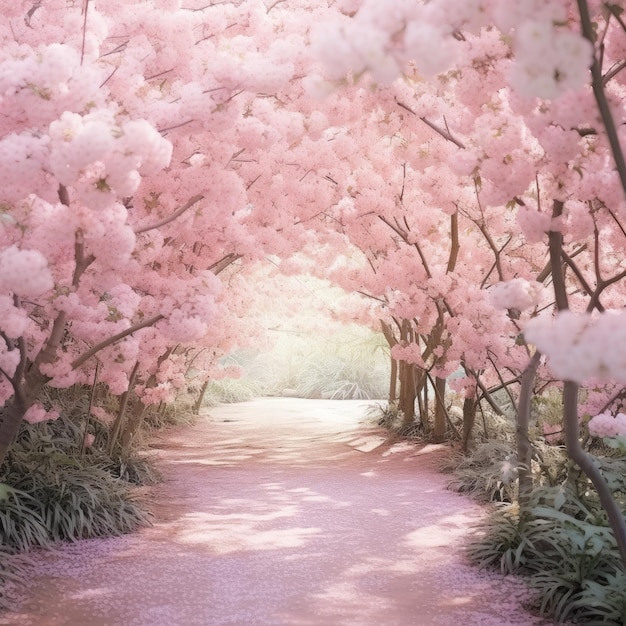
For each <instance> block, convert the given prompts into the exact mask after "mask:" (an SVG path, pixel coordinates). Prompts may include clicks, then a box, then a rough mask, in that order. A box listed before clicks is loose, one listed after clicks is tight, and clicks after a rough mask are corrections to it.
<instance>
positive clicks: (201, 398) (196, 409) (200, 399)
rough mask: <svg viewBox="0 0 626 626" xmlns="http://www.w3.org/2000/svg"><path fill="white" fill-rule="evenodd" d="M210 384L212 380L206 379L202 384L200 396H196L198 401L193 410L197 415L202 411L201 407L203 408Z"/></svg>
mask: <svg viewBox="0 0 626 626" xmlns="http://www.w3.org/2000/svg"><path fill="white" fill-rule="evenodd" d="M210 384H211V381H210V380H208V379H207V380H205V381H204V383H203V384H202V387H201V389H200V393H199V394H198V397H197V398H196V401H195V402H194V405H193V412H194V414H195V415H198V414H199V413H200V409H201V408H202V402H203V401H204V394H205V393H206V390H207V389H208V388H209V385H210Z"/></svg>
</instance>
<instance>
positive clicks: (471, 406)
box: [462, 396, 478, 453]
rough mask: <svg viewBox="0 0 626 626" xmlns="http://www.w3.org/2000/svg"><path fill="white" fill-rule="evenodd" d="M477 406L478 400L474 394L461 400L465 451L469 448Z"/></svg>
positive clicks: (463, 446)
mask: <svg viewBox="0 0 626 626" xmlns="http://www.w3.org/2000/svg"><path fill="white" fill-rule="evenodd" d="M477 408H478V401H477V399H476V396H470V397H468V398H465V400H463V441H462V449H463V452H465V453H467V451H468V449H469V442H470V439H471V437H472V430H473V428H474V422H475V421H476V409H477Z"/></svg>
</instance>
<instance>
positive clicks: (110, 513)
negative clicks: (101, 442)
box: [0, 417, 148, 551]
mask: <svg viewBox="0 0 626 626" xmlns="http://www.w3.org/2000/svg"><path fill="white" fill-rule="evenodd" d="M82 437H83V429H82V428H81V427H80V426H79V425H77V424H75V423H73V422H72V421H71V420H69V419H67V418H65V417H60V418H59V419H58V420H56V421H53V422H46V423H42V424H35V425H24V426H23V427H22V429H21V431H20V433H19V436H18V439H17V442H16V444H15V445H14V446H13V448H12V449H11V451H10V453H9V456H8V458H7V461H6V462H5V464H4V465H3V467H2V468H1V471H0V479H1V480H2V482H3V485H4V487H3V493H4V494H5V497H4V499H3V500H2V501H0V525H1V528H2V530H3V532H4V534H5V537H4V542H3V543H4V544H5V545H7V546H12V547H15V548H16V549H18V550H20V551H24V550H28V549H29V548H31V547H32V546H37V545H46V544H47V543H48V542H49V541H58V540H74V539H81V538H87V537H100V536H105V535H115V534H120V533H123V532H128V531H131V530H134V529H135V528H137V527H138V526H140V525H142V524H145V523H147V521H148V518H147V514H146V512H145V511H144V510H143V509H142V507H141V506H140V505H139V503H138V502H136V500H135V498H134V497H133V496H132V494H131V492H130V490H129V485H128V483H127V482H125V481H124V480H121V479H120V478H119V477H116V476H114V475H113V474H112V473H111V471H107V469H111V465H112V460H111V459H108V458H107V457H104V455H103V454H102V453H95V454H94V453H92V452H88V453H87V454H85V455H81V453H80V450H81V442H82ZM105 459H107V460H108V464H107V463H105V462H103V461H104V460H105ZM118 473H119V472H118Z"/></svg>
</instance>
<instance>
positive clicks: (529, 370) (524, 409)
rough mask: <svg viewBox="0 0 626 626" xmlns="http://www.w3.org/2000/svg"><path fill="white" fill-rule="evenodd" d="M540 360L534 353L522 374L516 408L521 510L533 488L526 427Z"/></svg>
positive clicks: (539, 354) (530, 447)
mask: <svg viewBox="0 0 626 626" xmlns="http://www.w3.org/2000/svg"><path fill="white" fill-rule="evenodd" d="M540 359H541V353H540V352H539V351H537V352H535V354H534V355H533V356H532V358H531V359H530V362H529V363H528V365H527V366H526V369H525V370H524V373H523V374H522V385H521V389H520V397H519V404H518V407H517V430H516V439H517V478H518V484H519V496H518V500H519V505H520V507H521V508H524V507H526V505H527V504H528V499H529V497H530V493H531V491H532V488H533V483H532V474H531V472H530V462H531V459H532V445H531V443H530V435H529V432H528V426H529V424H530V403H531V399H532V394H533V383H534V381H535V375H536V374H537V368H538V367H539V361H540Z"/></svg>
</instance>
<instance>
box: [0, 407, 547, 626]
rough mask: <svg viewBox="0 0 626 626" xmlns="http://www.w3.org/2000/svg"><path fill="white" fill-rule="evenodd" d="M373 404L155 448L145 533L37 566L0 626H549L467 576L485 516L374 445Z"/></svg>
mask: <svg viewBox="0 0 626 626" xmlns="http://www.w3.org/2000/svg"><path fill="white" fill-rule="evenodd" d="M372 404H373V403H368V402H362V401H333V400H300V399H295V398H266V399H260V400H254V401H250V402H244V403H239V404H233V405H224V406H220V407H215V408H211V409H210V410H207V412H206V415H204V416H203V417H202V418H201V419H200V420H199V421H198V423H197V424H195V425H194V426H192V427H185V428H177V429H174V430H173V431H171V432H169V433H167V434H166V435H164V436H163V437H162V439H160V440H157V441H155V448H156V449H157V454H158V457H159V467H160V469H161V471H162V473H163V475H164V478H165V481H164V482H163V483H162V484H160V485H158V486H157V487H155V488H154V493H153V496H154V500H155V506H154V509H155V514H156V518H155V523H154V526H152V527H151V528H148V529H145V530H143V531H141V532H139V533H137V534H135V535H130V536H126V537H121V538H113V539H106V540H91V541H84V542H79V543H77V544H74V545H69V546H64V547H61V548H60V549H59V550H58V551H57V552H55V553H48V554H40V555H36V561H37V565H36V568H35V571H34V572H33V575H32V579H31V580H30V582H29V589H28V591H27V596H26V597H25V598H24V600H23V602H22V603H21V606H20V607H19V608H18V610H16V611H15V612H13V613H11V614H9V615H6V616H4V617H0V624H11V625H14V626H87V625H89V626H105V625H106V626H161V625H163V626H218V625H219V626H263V625H268V626H331V625H332V626H381V625H384V626H405V625H420V626H421V625H425V626H428V625H433V626H450V625H451V624H456V623H462V624H463V626H478V625H485V626H486V625H493V626H496V625H497V626H503V625H520V626H521V625H524V626H530V625H536V626H539V625H540V624H547V623H548V622H547V621H544V620H541V619H539V618H537V617H536V616H533V615H532V614H530V613H528V612H526V611H525V610H524V609H523V608H522V604H523V602H524V601H525V600H526V597H527V594H526V591H525V588H524V585H523V583H522V582H521V581H519V580H518V579H516V578H514V577H503V576H500V575H498V574H496V573H490V572H484V571H480V570H478V569H476V568H474V567H472V566H471V565H469V564H468V563H467V562H466V560H465V558H464V555H463V546H464V545H465V544H466V543H467V541H468V537H469V536H470V535H471V533H472V532H474V530H473V529H474V528H475V527H476V526H477V525H480V521H481V520H482V519H483V516H484V515H485V510H484V508H483V507H480V506H479V505H477V504H476V503H474V502H472V501H471V500H469V499H468V498H466V497H464V496H461V495H459V494H456V493H452V492H450V491H447V490H446V480H447V479H446V476H444V475H442V474H440V473H439V472H438V471H437V467H438V464H439V463H440V461H441V458H442V455H443V454H445V448H443V447H442V446H432V445H426V446H424V445H417V444H411V443H407V442H396V443H393V442H391V441H386V439H385V433H384V432H383V431H381V430H380V429H376V428H373V427H372V426H371V423H368V422H367V421H366V419H365V417H366V413H367V408H368V406H370V405H372Z"/></svg>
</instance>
